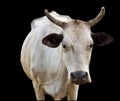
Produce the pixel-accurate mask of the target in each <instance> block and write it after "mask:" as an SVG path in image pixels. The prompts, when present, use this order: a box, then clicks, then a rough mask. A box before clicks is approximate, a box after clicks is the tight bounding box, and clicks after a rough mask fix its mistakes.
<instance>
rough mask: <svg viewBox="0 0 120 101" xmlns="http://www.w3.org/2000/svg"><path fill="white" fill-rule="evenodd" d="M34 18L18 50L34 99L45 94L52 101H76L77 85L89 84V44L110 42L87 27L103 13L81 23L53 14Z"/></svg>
mask: <svg viewBox="0 0 120 101" xmlns="http://www.w3.org/2000/svg"><path fill="white" fill-rule="evenodd" d="M45 14H46V16H44V17H41V18H38V19H35V20H33V21H32V23H31V31H30V33H29V34H28V35H27V37H26V39H25V41H24V43H23V46H22V49H21V64H22V67H23V70H24V72H25V73H26V75H27V76H28V77H29V78H30V79H31V80H32V84H33V87H34V91H35V95H36V99H37V100H44V99H45V94H49V95H51V96H52V97H53V98H54V100H61V99H62V98H64V97H65V96H67V99H68V100H77V96H78V89H79V85H81V84H85V83H90V82H91V77H90V72H89V63H90V58H91V52H92V48H93V44H95V45H99V46H103V45H107V44H109V43H110V42H112V37H111V36H110V35H107V34H105V33H104V32H102V33H92V32H91V30H90V28H91V27H92V26H94V25H95V24H97V23H98V22H99V21H100V20H101V19H102V18H103V16H104V14H105V8H104V7H102V8H101V11H100V13H99V14H98V15H97V16H96V17H95V18H94V19H92V20H89V21H82V20H78V19H72V18H70V17H69V16H66V15H59V14H58V13H56V12H55V11H52V12H51V13H49V12H48V11H47V10H45Z"/></svg>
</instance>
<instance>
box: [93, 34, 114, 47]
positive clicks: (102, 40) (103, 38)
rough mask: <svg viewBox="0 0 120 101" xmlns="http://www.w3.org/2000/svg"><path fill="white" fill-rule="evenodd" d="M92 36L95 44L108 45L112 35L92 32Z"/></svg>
mask: <svg viewBox="0 0 120 101" xmlns="http://www.w3.org/2000/svg"><path fill="white" fill-rule="evenodd" d="M92 38H93V41H94V43H95V45H96V46H104V45H108V44H110V43H111V42H112V41H113V37H112V36H110V35H108V34H106V33H104V32H99V33H92Z"/></svg>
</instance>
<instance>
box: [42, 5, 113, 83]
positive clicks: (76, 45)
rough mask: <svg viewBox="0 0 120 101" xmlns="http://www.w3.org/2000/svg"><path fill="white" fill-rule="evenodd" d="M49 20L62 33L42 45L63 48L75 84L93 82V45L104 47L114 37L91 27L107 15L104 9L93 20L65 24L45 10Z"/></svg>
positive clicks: (44, 39) (47, 38)
mask: <svg viewBox="0 0 120 101" xmlns="http://www.w3.org/2000/svg"><path fill="white" fill-rule="evenodd" d="M45 14H46V16H47V18H48V19H49V20H50V21H51V22H53V23H54V24H56V25H57V26H59V27H61V28H62V29H63V32H62V33H52V34H49V35H48V36H46V37H45V38H43V40H42V43H43V44H45V45H47V46H49V47H52V48H56V47H58V46H60V48H62V56H63V62H64V64H65V66H66V68H67V71H68V79H69V81H70V82H72V83H74V84H84V83H87V82H91V77H90V73H89V63H90V58H91V53H92V49H93V45H94V44H95V45H98V46H104V45H107V44H109V43H111V42H112V37H111V36H110V35H107V34H106V33H104V32H99V33H93V32H91V27H92V26H94V25H95V24H97V23H98V22H99V21H100V20H101V19H102V18H103V16H104V14H105V8H104V7H102V8H101V11H100V13H99V14H98V15H97V16H96V17H95V18H94V19H92V20H89V21H82V20H76V19H73V20H72V21H70V22H63V21H60V20H58V19H56V18H54V17H53V16H52V15H50V13H49V12H48V11H47V10H45Z"/></svg>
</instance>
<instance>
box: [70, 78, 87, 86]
mask: <svg viewBox="0 0 120 101" xmlns="http://www.w3.org/2000/svg"><path fill="white" fill-rule="evenodd" d="M71 81H72V83H74V84H76V85H81V84H85V83H86V79H71Z"/></svg>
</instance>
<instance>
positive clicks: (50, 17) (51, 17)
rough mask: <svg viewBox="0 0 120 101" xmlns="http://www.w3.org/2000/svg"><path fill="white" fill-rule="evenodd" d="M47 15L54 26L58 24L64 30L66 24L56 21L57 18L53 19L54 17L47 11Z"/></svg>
mask: <svg viewBox="0 0 120 101" xmlns="http://www.w3.org/2000/svg"><path fill="white" fill-rule="evenodd" d="M45 15H46V16H47V18H48V19H49V20H50V21H51V22H53V23H54V24H56V25H58V26H60V27H62V28H63V26H64V23H65V22H62V21H60V20H58V19H56V18H55V17H53V16H52V15H50V13H49V12H48V10H47V9H45Z"/></svg>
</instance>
